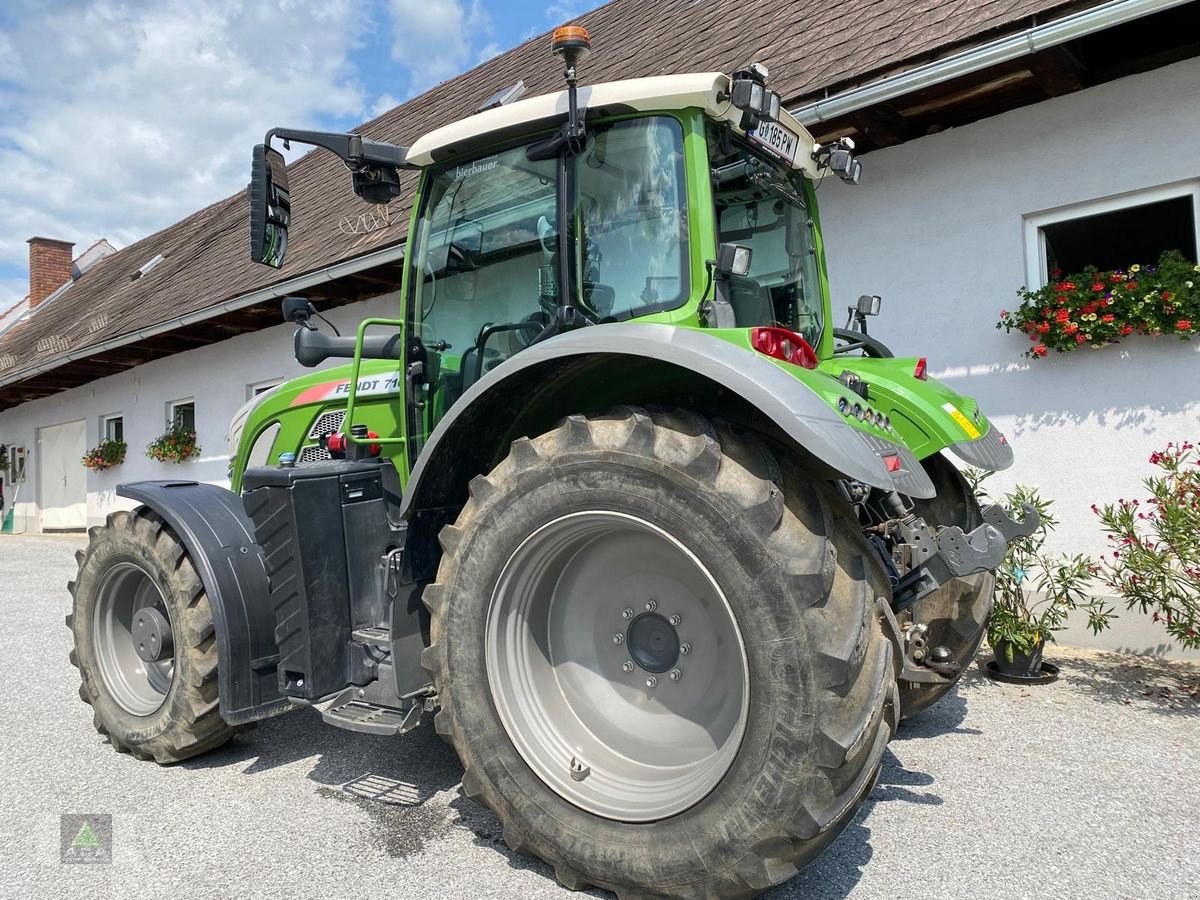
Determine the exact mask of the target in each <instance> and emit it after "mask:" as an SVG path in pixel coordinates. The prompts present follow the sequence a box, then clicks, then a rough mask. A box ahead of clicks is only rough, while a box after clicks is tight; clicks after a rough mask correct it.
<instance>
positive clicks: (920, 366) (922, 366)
mask: <svg viewBox="0 0 1200 900" xmlns="http://www.w3.org/2000/svg"><path fill="white" fill-rule="evenodd" d="M928 377H929V363H928V362H926V360H925V357H923V356H922V357H921V358H920V359H918V360H917V366H916V368H915V369H913V378H917V379H920V380H921V381H924V380H925V379H927V378H928Z"/></svg>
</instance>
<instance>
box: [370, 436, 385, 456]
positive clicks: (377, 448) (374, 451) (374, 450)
mask: <svg viewBox="0 0 1200 900" xmlns="http://www.w3.org/2000/svg"><path fill="white" fill-rule="evenodd" d="M367 437H369V438H377V437H379V434H378V433H377V432H374V431H368V432H367ZM368 449H369V450H370V451H371V455H372V456H378V455H379V454H380V453H382V452H383V445H382V444H372V445H371V446H370V447H369V448H368Z"/></svg>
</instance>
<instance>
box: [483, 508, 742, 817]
mask: <svg viewBox="0 0 1200 900" xmlns="http://www.w3.org/2000/svg"><path fill="white" fill-rule="evenodd" d="M485 661H486V666H487V673H488V681H489V685H490V687H491V692H492V698H493V700H494V702H495V704H496V708H497V711H498V713H499V715H500V719H501V721H502V722H503V724H504V727H505V730H506V731H507V732H508V735H509V737H510V738H511V739H512V741H513V744H514V746H515V747H516V749H517V751H518V752H519V753H520V754H521V756H522V758H523V759H524V760H525V762H526V764H527V765H529V767H530V768H531V769H532V770H533V771H534V772H535V773H536V774H537V776H538V777H539V778H540V779H541V780H542V781H543V782H545V783H546V784H547V785H548V786H549V787H550V788H551V789H552V790H553V791H554V792H555V793H556V794H558V795H559V796H560V797H562V798H563V799H564V800H566V801H568V802H570V803H572V804H574V805H575V806H578V807H581V808H583V809H585V810H587V811H589V812H592V813H595V814H596V815H599V816H604V817H606V818H610V819H616V820H619V821H629V822H648V821H655V820H658V819H662V818H666V817H668V816H671V815H675V814H678V813H680V812H682V811H684V810H686V809H688V808H689V807H691V806H693V805H695V804H696V803H698V802H699V801H700V800H702V799H703V798H704V797H706V796H708V794H709V793H711V792H712V790H713V789H714V788H715V787H716V786H717V784H718V783H719V782H720V781H721V779H722V778H723V777H724V776H725V773H726V772H727V771H728V770H729V767H730V766H731V765H732V764H733V760H734V759H735V758H736V756H737V752H738V748H739V747H740V745H741V740H742V736H743V735H744V733H745V729H746V719H747V715H748V712H749V705H750V689H749V685H750V678H749V670H748V666H747V662H746V651H745V645H744V643H743V641H742V636H741V632H740V630H739V628H738V624H737V620H736V618H735V616H734V614H733V610H732V608H731V607H730V605H729V603H728V601H727V600H726V598H725V595H724V593H723V592H722V591H721V589H720V587H719V585H718V584H717V581H716V579H715V578H714V577H713V576H712V574H711V573H710V572H709V570H708V569H707V568H706V567H705V566H704V564H703V563H702V562H701V561H700V560H699V559H698V558H697V557H696V555H695V554H693V553H692V552H691V551H690V550H688V548H687V547H685V546H684V545H683V544H682V543H681V542H680V541H678V540H677V539H676V538H674V537H673V536H672V535H670V534H669V533H667V532H666V531H664V530H663V529H661V528H659V527H657V526H655V525H652V524H651V523H649V522H647V521H645V520H643V519H640V518H637V517H636V516H631V515H627V514H624V513H618V512H611V511H588V512H580V513H573V514H570V515H567V516H562V517H560V518H558V519H555V520H554V521H552V522H549V523H547V524H546V525H544V526H542V527H541V528H539V529H538V530H537V531H536V532H534V533H533V534H532V535H530V536H529V537H528V538H527V539H526V540H525V541H524V542H523V543H522V544H521V545H520V546H519V547H518V548H517V549H516V551H514V552H513V554H512V556H511V557H510V558H509V560H508V562H507V563H506V565H505V566H504V569H503V571H502V572H501V575H500V579H499V581H498V583H497V585H496V588H495V591H494V592H493V594H492V599H491V603H490V605H489V608H488V620H487V629H486V637H485Z"/></svg>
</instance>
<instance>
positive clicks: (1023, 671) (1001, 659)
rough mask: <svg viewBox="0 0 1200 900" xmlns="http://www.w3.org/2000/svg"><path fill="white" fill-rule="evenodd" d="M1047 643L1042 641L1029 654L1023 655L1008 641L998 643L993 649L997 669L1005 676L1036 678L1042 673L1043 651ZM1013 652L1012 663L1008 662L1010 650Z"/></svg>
mask: <svg viewBox="0 0 1200 900" xmlns="http://www.w3.org/2000/svg"><path fill="white" fill-rule="evenodd" d="M1045 646H1046V642H1045V641H1040V642H1039V643H1038V644H1037V645H1035V646H1034V648H1033V650H1031V651H1030V652H1029V653H1022V652H1021V651H1020V650H1018V649H1017V648H1016V647H1012V646H1011V645H1010V644H1009V643H1008V641H997V642H996V646H995V647H993V648H992V649H993V650H994V651H995V653H996V669H997V670H998V671H1000V672H1001V673H1003V674H1004V675H1016V676H1017V677H1018V678H1036V677H1037V676H1038V675H1040V674H1041V672H1042V650H1043V649H1044V648H1045ZM1010 649H1011V651H1012V662H1009V661H1008V654H1009V650H1010Z"/></svg>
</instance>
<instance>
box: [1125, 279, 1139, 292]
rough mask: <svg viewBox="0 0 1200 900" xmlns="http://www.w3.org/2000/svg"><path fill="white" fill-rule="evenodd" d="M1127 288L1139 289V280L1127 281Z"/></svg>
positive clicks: (1129, 289)
mask: <svg viewBox="0 0 1200 900" xmlns="http://www.w3.org/2000/svg"><path fill="white" fill-rule="evenodd" d="M1125 290H1127V291H1136V290H1137V282H1136V281H1127V282H1125Z"/></svg>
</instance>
